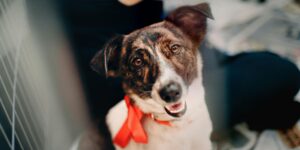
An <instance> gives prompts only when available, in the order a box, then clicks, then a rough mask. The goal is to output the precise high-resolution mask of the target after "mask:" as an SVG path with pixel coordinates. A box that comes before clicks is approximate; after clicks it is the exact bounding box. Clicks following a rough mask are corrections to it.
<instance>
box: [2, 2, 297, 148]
mask: <svg viewBox="0 0 300 150" xmlns="http://www.w3.org/2000/svg"><path fill="white" fill-rule="evenodd" d="M201 2H209V3H210V5H211V9H212V13H213V15H214V18H215V20H209V22H208V33H207V39H206V41H204V42H203V44H202V46H201V52H202V55H203V59H204V84H205V88H206V92H207V103H208V107H209V109H210V113H211V115H212V117H213V122H214V123H215V124H217V125H216V127H215V129H216V131H217V130H218V129H219V128H218V126H222V127H220V129H221V128H222V130H224V129H223V128H226V130H228V131H229V132H226V133H225V134H224V132H223V131H222V132H221V133H220V132H219V133H217V134H216V135H217V136H216V137H217V138H216V139H217V140H215V141H216V143H217V144H215V148H216V149H224V150H225V149H227V150H230V149H232V150H234V149H238V148H240V149H241V150H242V149H243V150H247V149H249V150H250V149H255V150H266V149H268V150H269V149H270V150H273V149H274V150H286V149H287V150H289V149H297V148H298V149H299V145H300V127H299V130H298V129H296V128H294V127H293V126H294V124H296V125H297V120H299V118H300V113H299V111H300V106H299V107H298V104H294V102H295V103H296V102H297V101H299V100H300V94H298V95H299V96H297V95H296V94H297V93H298V91H299V88H298V87H299V85H300V81H299V84H298V78H300V74H298V72H297V71H294V70H295V69H294V70H293V69H287V71H285V70H284V69H286V67H282V68H280V66H281V65H280V64H282V63H281V62H283V63H284V64H288V66H293V67H295V68H297V67H300V4H299V3H300V2H299V0H206V1H205V0H163V1H161V0H119V1H118V0H39V1H35V0H0V149H1V150H9V149H11V150H14V149H16V150H19V149H20V150H23V149H24V150H41V149H45V150H64V149H71V148H73V149H86V150H89V149H112V145H111V142H110V140H109V139H110V138H111V137H110V136H109V134H108V131H107V129H106V125H105V123H104V117H105V115H106V113H107V111H108V110H109V108H111V107H112V106H113V105H114V104H116V103H117V102H118V101H119V100H121V99H122V98H123V96H124V93H123V92H122V89H121V86H120V80H121V79H118V78H116V79H111V78H105V77H102V76H100V75H98V74H96V73H95V72H93V71H92V70H91V69H90V67H89V62H90V60H91V58H92V57H93V56H94V55H95V53H96V52H97V51H99V50H100V49H101V48H102V47H103V44H104V43H105V42H106V41H107V40H109V39H110V38H112V37H113V36H114V35H116V34H127V33H130V32H131V31H133V30H135V29H138V28H141V27H144V26H146V25H150V24H152V23H155V22H159V21H161V20H162V19H163V18H164V17H165V16H166V15H167V13H168V12H169V11H171V10H173V9H175V8H177V7H179V6H182V5H193V4H198V3H201ZM265 52H272V54H271V55H272V56H269V53H267V54H266V53H265ZM248 54H250V55H248ZM252 54H255V58H253V55H252ZM257 54H258V55H257ZM261 54H262V55H261ZM274 54H275V55H276V56H274V57H276V58H274V59H273V55H274ZM265 55H266V56H265ZM257 56H259V57H258V58H257ZM261 56H262V57H261ZM237 58H238V59H237ZM244 58H247V59H244ZM269 58H270V59H271V60H272V63H265V62H264V61H262V60H266V59H269ZM240 59H241V60H242V61H238V60H240ZM249 59H251V60H250V61H249ZM252 59H254V60H252ZM243 60H247V61H243ZM273 60H276V63H273ZM277 60H278V62H280V63H277ZM252 61H255V62H256V63H252ZM224 62H228V64H229V65H227V63H225V65H224ZM260 62H262V63H260ZM231 64H234V65H231ZM261 64H263V65H265V68H259V67H257V66H260V65H261ZM277 64H279V65H278V66H277ZM223 66H226V67H223ZM227 66H229V67H227ZM284 66H285V65H284ZM241 67H242V68H246V69H247V67H248V71H249V70H251V71H250V72H243V71H240V70H239V69H236V68H241ZM276 67H279V68H278V69H277V68H276ZM293 67H292V68H293ZM228 68H229V69H228ZM232 68H234V70H238V71H237V72H234V73H233V74H234V75H231V73H232V72H230V69H232ZM268 68H271V69H270V70H268ZM272 68H275V69H272ZM228 70H229V74H228ZM260 70H262V71H260ZM266 70H268V71H266ZM290 70H293V71H291V72H292V73H291V72H290ZM297 70H298V69H297ZM264 71H266V72H267V73H266V72H264ZM294 72H296V73H294ZM243 73H244V74H243ZM254 73H255V75H254ZM294 74H297V75H294ZM228 76H230V77H231V76H234V78H235V80H234V81H236V78H238V79H240V80H238V81H236V82H237V83H243V84H234V86H230V85H231V84H229V85H228V83H227V82H228V80H229V81H231V78H230V79H229V78H228ZM249 78H252V79H253V78H255V79H257V80H254V82H253V80H250V79H249ZM266 79H270V80H268V82H269V81H270V83H267V82H266V83H265V82H264V81H266ZM294 79H295V80H294ZM273 81H282V82H280V83H278V84H277V82H276V84H275V83H274V84H273ZM230 83H231V82H230ZM250 83H260V84H256V85H253V86H250ZM232 85H233V84H232ZM261 85H262V86H261ZM256 86H257V87H256ZM259 87H261V88H263V89H262V90H261V91H260V92H263V93H268V92H269V93H272V94H273V95H272V98H269V97H267V96H265V95H263V94H262V95H263V96H260V94H259V92H257V93H255V92H252V93H251V92H250V93H249V91H255V90H253V89H260V88H259ZM294 87H295V88H294ZM231 89H234V90H231ZM243 89H245V90H244V91H243ZM265 89H268V90H265ZM232 91H234V92H235V93H240V95H242V96H240V95H239V96H236V94H235V95H234V96H232V95H230V93H231V92H232ZM265 91H267V92H265ZM277 91H279V92H277ZM228 93H229V94H228ZM243 93H245V94H243ZM274 93H278V94H277V95H276V94H274ZM248 95H251V96H248ZM237 97H238V98H237ZM244 97H248V99H251V100H253V99H255V100H253V101H251V100H248V99H247V101H246V100H245V103H244V104H243V101H242V99H243V100H244ZM273 97H275V98H273ZM279 97H280V99H281V100H286V101H293V103H291V104H288V105H287V107H284V106H283V105H281V103H280V102H278V103H277V102H276V103H275V104H273V103H272V102H273V100H274V99H276V98H279ZM221 99H222V100H221ZM223 99H225V100H223ZM228 99H237V100H236V101H241V102H240V103H231V102H230V100H228ZM261 99H267V101H266V104H264V108H266V106H267V107H268V106H270V107H272V106H274V109H275V108H276V110H278V108H280V109H283V110H289V109H290V110H292V109H291V108H293V109H295V111H293V112H291V113H290V112H287V113H285V112H284V111H283V112H280V111H278V114H279V115H280V114H284V115H283V117H284V118H291V119H292V121H290V122H289V120H288V121H287V125H285V124H284V123H285V121H279V123H276V118H277V117H278V115H277V113H274V114H271V116H272V115H273V117H269V115H270V114H268V116H267V115H266V116H264V115H262V116H263V118H258V119H253V116H250V117H249V115H243V114H247V113H246V112H241V113H240V112H239V111H238V110H236V109H238V108H236V107H232V108H231V107H229V106H231V104H232V106H234V105H237V106H240V105H247V106H249V107H248V108H247V109H244V110H248V109H249V112H251V111H252V110H255V109H256V107H251V104H253V105H254V106H256V105H255V103H259V102H261V101H263V100H261ZM248 102H249V105H248ZM277 104H278V105H279V106H277ZM275 105H276V107H275ZM290 105H292V106H291V107H289V106H290ZM294 107H295V108H294ZM217 110H218V112H217ZM233 110H234V111H233ZM264 110H267V109H264ZM297 110H299V111H297ZM231 111H232V112H233V113H234V114H238V115H236V116H234V115H231ZM273 112H274V111H273V110H272V113H273ZM261 113H264V112H263V111H258V112H257V114H261ZM285 114H287V115H285ZM244 116H246V117H244ZM247 117H248V118H247ZM249 118H250V119H249ZM269 118H275V119H273V120H272V119H271V121H269V122H271V123H272V124H276V125H278V126H276V125H274V126H271V125H270V126H263V125H262V126H258V125H256V123H257V124H259V123H258V122H260V121H262V120H263V121H264V120H267V121H268V119H269ZM228 120H235V121H228ZM274 120H275V121H274ZM263 121H262V122H263ZM224 122H225V123H224ZM245 122H246V123H245ZM282 122H283V123H282ZM298 122H299V121H298ZM223 124H226V125H224V126H225V127H224V126H223ZM281 124H283V125H282V126H280V125H281ZM298 124H299V123H298ZM249 125H250V126H249ZM291 125H292V126H291ZM299 126H300V125H299ZM283 128H284V131H287V129H293V131H295V132H293V136H294V137H295V139H290V138H289V136H286V132H281V130H282V129H283ZM232 129H233V130H234V131H238V133H236V132H233V130H232ZM294 129H295V130H294ZM279 130H280V132H279ZM277 131H278V132H277ZM289 131H290V130H289ZM241 133H242V134H241ZM289 133H290V132H289ZM294 133H295V135H294ZM220 137H221V138H220ZM297 138H298V140H297ZM289 141H292V144H291V142H289ZM265 146H271V147H265ZM76 147H77V148H76Z"/></svg>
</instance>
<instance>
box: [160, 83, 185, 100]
mask: <svg viewBox="0 0 300 150" xmlns="http://www.w3.org/2000/svg"><path fill="white" fill-rule="evenodd" d="M159 96H160V97H161V99H163V100H164V101H166V102H176V101H177V100H178V99H179V98H180V97H181V87H180V85H179V84H178V83H175V82H171V83H169V84H167V85H166V86H164V87H163V88H162V89H161V90H160V91H159Z"/></svg>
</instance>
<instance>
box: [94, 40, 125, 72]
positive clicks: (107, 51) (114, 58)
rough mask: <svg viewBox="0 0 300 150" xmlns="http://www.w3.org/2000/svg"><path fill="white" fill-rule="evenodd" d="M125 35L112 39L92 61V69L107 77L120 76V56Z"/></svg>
mask: <svg viewBox="0 0 300 150" xmlns="http://www.w3.org/2000/svg"><path fill="white" fill-rule="evenodd" d="M123 38H124V36H123V35H118V36H116V37H114V38H112V39H111V40H110V41H109V42H108V43H107V44H106V45H105V46H104V48H103V49H102V50H100V51H99V52H97V54H96V55H95V56H94V57H93V59H92V60H91V63H90V66H91V68H92V69H93V70H94V71H96V72H97V73H99V74H100V75H103V73H104V74H105V75H106V77H116V76H118V74H119V65H120V55H121V48H122V43H123Z"/></svg>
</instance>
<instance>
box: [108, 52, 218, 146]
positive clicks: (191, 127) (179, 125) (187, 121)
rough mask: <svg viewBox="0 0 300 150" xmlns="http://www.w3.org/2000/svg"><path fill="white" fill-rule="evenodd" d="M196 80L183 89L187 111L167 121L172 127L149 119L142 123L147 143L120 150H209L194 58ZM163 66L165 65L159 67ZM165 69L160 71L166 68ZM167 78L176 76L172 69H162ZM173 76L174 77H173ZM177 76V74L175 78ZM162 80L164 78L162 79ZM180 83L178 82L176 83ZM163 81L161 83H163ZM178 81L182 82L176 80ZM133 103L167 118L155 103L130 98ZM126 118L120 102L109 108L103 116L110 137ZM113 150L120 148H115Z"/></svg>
mask: <svg viewBox="0 0 300 150" xmlns="http://www.w3.org/2000/svg"><path fill="white" fill-rule="evenodd" d="M197 59H198V62H197V63H198V64H197V65H198V77H197V78H196V79H195V80H194V81H193V83H192V84H191V85H190V86H189V89H188V90H186V91H185V92H186V94H185V95H184V96H183V97H184V99H185V101H186V104H187V111H186V113H185V114H184V116H182V117H181V118H180V119H176V120H174V118H172V119H173V120H172V121H171V124H172V126H171V127H170V126H165V125H161V124H158V123H157V122H155V121H154V120H153V119H151V118H145V119H144V120H143V122H142V123H143V126H144V129H145V131H146V132H147V135H148V143H147V144H140V143H135V142H134V141H133V140H131V141H130V142H129V144H128V145H127V146H126V147H125V148H124V150H211V149H212V147H211V142H210V138H209V137H210V133H211V130H212V125H211V120H210V117H209V114H208V110H207V107H206V103H205V99H204V89H203V84H202V63H201V60H200V56H198V58H197ZM163 65H166V64H163ZM167 67H168V66H165V67H164V69H167ZM170 73H171V74H172V76H169V77H171V78H172V77H175V78H177V77H176V74H175V72H172V70H168V71H166V70H165V74H166V75H171V74H170ZM174 74H175V75H174ZM177 76H178V75H177ZM162 78H165V77H162ZM180 80H181V81H180ZM164 81H165V80H164ZM177 81H179V82H182V79H179V80H177ZM132 98H133V99H134V100H135V102H136V104H137V105H138V106H139V107H140V108H141V109H142V110H143V111H149V112H150V111H154V110H155V111H154V115H155V116H156V117H157V118H158V119H161V118H164V119H165V118H168V119H170V118H171V117H170V116H168V115H167V114H166V113H165V112H164V109H163V107H162V105H161V104H160V103H161V102H159V101H158V100H153V99H148V100H141V99H140V98H139V97H137V96H134V95H133V97H132ZM126 117H127V108H126V105H125V102H124V101H121V102H119V103H118V104H117V105H115V106H114V107H113V108H111V109H110V111H109V112H108V114H107V116H106V121H107V125H108V127H109V130H110V133H111V135H112V137H115V135H116V134H117V132H118V131H119V129H120V128H121V126H122V124H123V123H124V121H125V119H126ZM115 147H116V149H117V150H122V148H120V147H118V146H117V145H115Z"/></svg>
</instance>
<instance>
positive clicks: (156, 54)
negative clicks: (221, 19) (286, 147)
mask: <svg viewBox="0 0 300 150" xmlns="http://www.w3.org/2000/svg"><path fill="white" fill-rule="evenodd" d="M207 17H209V18H212V15H211V13H210V8H209V6H208V4H206V3H203V4H199V5H196V6H184V7H180V8H178V9H176V10H174V11H173V12H171V13H170V14H169V15H168V17H167V18H166V19H165V20H164V21H162V22H159V23H156V24H153V25H150V26H147V27H144V28H142V29H139V30H136V31H134V32H132V33H130V34H128V35H121V36H117V37H115V38H113V39H112V40H111V41H110V42H108V43H107V44H106V46H105V47H104V49H103V50H102V51H100V52H98V53H97V54H96V56H95V57H94V58H93V60H92V62H91V64H92V68H93V69H94V70H95V71H97V72H99V73H101V72H103V70H104V72H105V73H106V75H107V76H111V77H115V76H120V77H122V79H123V88H124V90H125V93H126V94H127V95H129V96H130V97H131V98H132V99H133V101H134V102H135V103H136V104H137V105H138V106H139V107H140V108H141V109H142V110H143V111H144V112H146V113H152V114H154V115H155V116H156V117H161V116H167V117H173V118H174V117H175V118H178V117H181V116H182V115H183V114H184V113H185V111H186V109H187V108H186V104H185V96H186V94H187V91H188V87H189V85H190V84H191V83H192V82H193V80H194V79H195V78H196V77H197V76H198V72H199V71H198V67H197V59H198V57H197V54H198V51H197V49H198V46H199V44H200V42H201V41H202V40H203V38H204V35H205V32H206V18H207ZM164 118H165V117H164Z"/></svg>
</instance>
